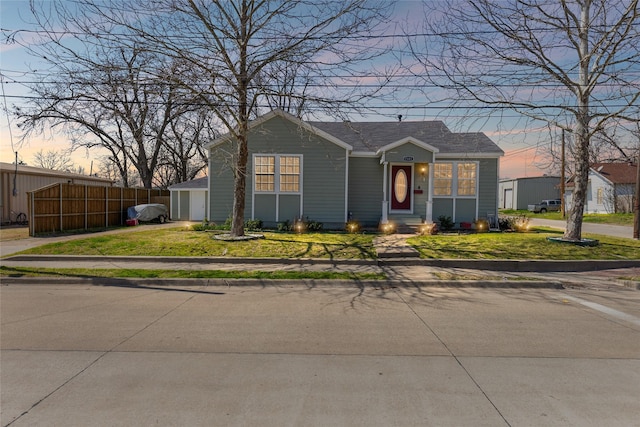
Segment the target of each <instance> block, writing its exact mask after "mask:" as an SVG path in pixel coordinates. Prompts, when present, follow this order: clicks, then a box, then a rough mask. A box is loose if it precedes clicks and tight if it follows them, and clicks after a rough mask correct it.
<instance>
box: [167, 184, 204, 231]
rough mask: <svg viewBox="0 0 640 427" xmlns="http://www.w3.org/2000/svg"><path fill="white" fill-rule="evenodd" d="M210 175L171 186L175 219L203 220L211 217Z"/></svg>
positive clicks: (172, 215) (172, 210)
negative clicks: (209, 209)
mask: <svg viewBox="0 0 640 427" xmlns="http://www.w3.org/2000/svg"><path fill="white" fill-rule="evenodd" d="M208 185H209V177H206V176H205V177H203V178H198V179H194V180H191V181H186V182H181V183H180V184H175V185H172V186H171V187H169V191H171V219H172V220H174V221H178V220H180V221H202V220H203V219H205V218H209V212H208V211H207V206H209V191H208V189H207V187H208Z"/></svg>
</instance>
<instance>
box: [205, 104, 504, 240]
mask: <svg viewBox="0 0 640 427" xmlns="http://www.w3.org/2000/svg"><path fill="white" fill-rule="evenodd" d="M233 142H234V141H233V139H232V137H231V136H230V135H225V136H223V137H221V138H218V139H216V140H215V141H213V142H212V143H210V144H209V145H207V148H208V149H209V152H210V153H209V176H210V180H209V189H210V193H209V194H210V202H209V205H210V215H211V218H210V219H211V220H213V221H216V222H217V221H224V220H226V219H227V218H228V217H229V216H230V215H231V212H232V204H233V175H234V174H233V165H234V160H233V156H234V153H235V151H236V150H235V147H234V144H233ZM248 149H249V161H248V166H247V171H248V172H247V187H246V198H245V218H246V219H259V220H262V221H263V223H264V225H265V226H267V227H269V226H274V225H276V224H277V223H280V222H284V221H290V222H293V221H294V220H295V219H297V218H303V219H305V220H306V219H309V220H311V221H320V222H322V223H323V224H324V227H325V228H328V229H341V228H344V225H345V222H347V221H348V220H349V219H353V220H357V221H359V222H360V223H361V224H362V225H363V226H369V227H371V226H378V224H380V223H386V222H389V221H395V222H398V223H405V224H409V223H415V222H421V221H427V222H431V221H433V220H437V219H438V217H439V216H441V215H444V216H449V217H451V218H452V219H453V221H454V222H457V223H460V222H472V221H474V220H475V219H478V218H487V216H488V215H495V214H496V213H497V209H498V191H497V190H498V169H499V159H500V157H501V156H502V155H504V152H503V151H502V150H501V149H500V148H499V147H498V146H497V145H496V144H495V143H494V142H493V141H491V140H490V139H489V138H488V137H487V136H486V135H484V134H483V133H452V132H451V131H449V129H448V128H447V127H446V126H445V125H444V123H442V122H440V121H424V122H408V121H407V122H400V121H398V122H305V121H302V120H300V119H297V118H295V117H293V116H291V115H290V114H287V113H284V112H282V111H280V110H274V111H271V112H270V113H268V114H266V115H265V116H262V117H260V118H258V119H257V120H255V121H253V122H251V124H250V127H249V139H248Z"/></svg>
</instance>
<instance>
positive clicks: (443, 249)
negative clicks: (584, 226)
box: [408, 228, 640, 260]
mask: <svg viewBox="0 0 640 427" xmlns="http://www.w3.org/2000/svg"><path fill="white" fill-rule="evenodd" d="M559 236H562V232H560V231H555V230H551V229H544V228H537V229H534V230H533V231H531V232H528V233H477V234H460V235H458V234H438V235H435V236H424V237H412V238H410V239H409V240H408V242H409V244H411V245H412V246H414V247H415V248H416V249H417V250H418V251H419V252H420V256H421V257H423V258H445V259H446V258H449V259H536V260H543V259H548V260H588V259H640V241H636V240H631V239H619V238H615V237H608V236H600V235H584V236H583V237H589V238H595V239H598V240H599V242H600V244H599V245H598V246H595V247H580V246H575V245H571V244H568V243H556V242H549V241H548V240H547V237H559Z"/></svg>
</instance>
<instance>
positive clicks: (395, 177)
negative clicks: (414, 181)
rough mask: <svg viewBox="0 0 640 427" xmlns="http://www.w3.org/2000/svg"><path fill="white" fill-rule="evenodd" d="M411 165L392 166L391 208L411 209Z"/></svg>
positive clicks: (399, 209) (397, 209) (398, 209)
mask: <svg viewBox="0 0 640 427" xmlns="http://www.w3.org/2000/svg"><path fill="white" fill-rule="evenodd" d="M411 171H412V168H411V165H394V166H391V210H394V211H410V210H411V193H412V191H411Z"/></svg>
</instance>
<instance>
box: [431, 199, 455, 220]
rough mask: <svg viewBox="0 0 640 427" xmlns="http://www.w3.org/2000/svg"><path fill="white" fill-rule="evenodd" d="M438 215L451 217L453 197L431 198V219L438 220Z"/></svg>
mask: <svg viewBox="0 0 640 427" xmlns="http://www.w3.org/2000/svg"><path fill="white" fill-rule="evenodd" d="M440 216H448V217H451V219H453V199H433V221H434V222H440V221H439V220H438V218H439V217H440Z"/></svg>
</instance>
